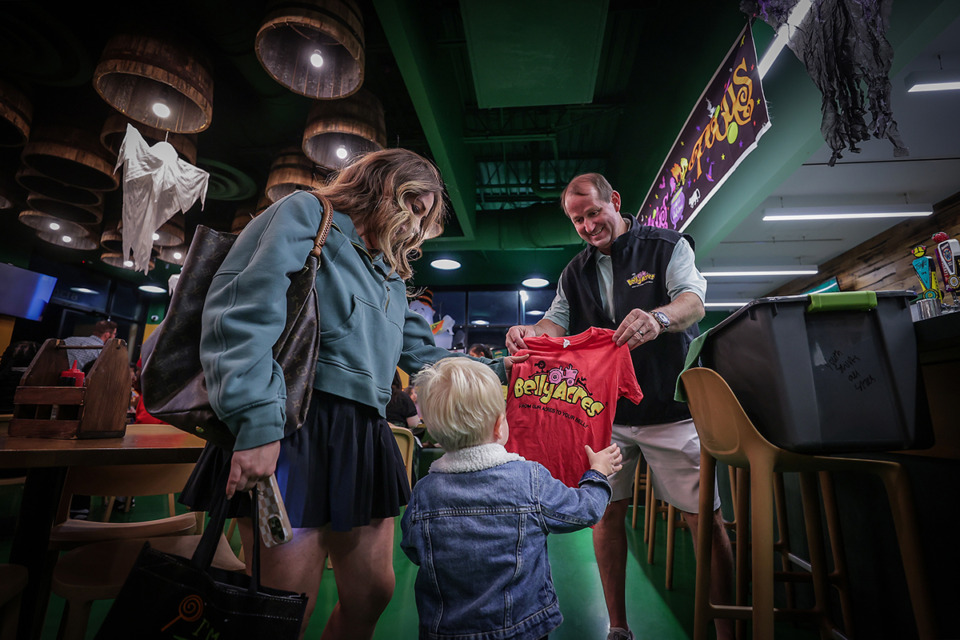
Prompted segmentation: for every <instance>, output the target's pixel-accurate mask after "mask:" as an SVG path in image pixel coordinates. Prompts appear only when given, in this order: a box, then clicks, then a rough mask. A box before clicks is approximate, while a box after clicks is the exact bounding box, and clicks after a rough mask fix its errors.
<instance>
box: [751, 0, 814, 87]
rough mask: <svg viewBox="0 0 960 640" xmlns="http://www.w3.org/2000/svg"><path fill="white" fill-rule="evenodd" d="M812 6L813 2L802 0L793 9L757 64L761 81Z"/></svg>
mask: <svg viewBox="0 0 960 640" xmlns="http://www.w3.org/2000/svg"><path fill="white" fill-rule="evenodd" d="M811 4H813V3H812V0H800V2H798V3H797V4H796V5H795V6H794V7H793V10H792V11H790V17H789V18H787V21H786V22H784V23H783V24H782V25H781V26H780V28H779V29H777V35H776V36H775V37H774V39H773V42H771V43H770V46H768V47H767V50H766V51H764V53H763V57H761V58H760V61H759V62H758V63H757V73H758V74H759V76H760V79H761V80H763V76H765V75H767V71H769V70H770V67H772V66H773V61H774V60H776V59H777V56H779V55H780V52H781V51H783V48H784V47H785V46H787V43H788V42H790V39H791V38H792V37H793V33H794V31H795V30H796V29H797V27H799V26H800V23H801V22H803V19H804V18H806V17H807V12H808V11H810V6H811Z"/></svg>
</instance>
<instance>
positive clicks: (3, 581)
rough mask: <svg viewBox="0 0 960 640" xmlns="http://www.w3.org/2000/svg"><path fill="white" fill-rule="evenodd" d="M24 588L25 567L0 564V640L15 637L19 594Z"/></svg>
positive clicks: (25, 582)
mask: <svg viewBox="0 0 960 640" xmlns="http://www.w3.org/2000/svg"><path fill="white" fill-rule="evenodd" d="M26 586H27V568H26V567H22V566H20V565H18V564H0V640H13V639H14V638H15V637H16V636H17V619H18V618H19V616H20V594H21V593H22V592H23V589H24V587H26Z"/></svg>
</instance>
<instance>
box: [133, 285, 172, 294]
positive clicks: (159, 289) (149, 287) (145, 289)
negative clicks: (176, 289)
mask: <svg viewBox="0 0 960 640" xmlns="http://www.w3.org/2000/svg"><path fill="white" fill-rule="evenodd" d="M139 289H140V291H143V292H145V293H166V292H167V290H166V289H164V288H163V287H158V286H157V285H155V284H142V285H140V287H139Z"/></svg>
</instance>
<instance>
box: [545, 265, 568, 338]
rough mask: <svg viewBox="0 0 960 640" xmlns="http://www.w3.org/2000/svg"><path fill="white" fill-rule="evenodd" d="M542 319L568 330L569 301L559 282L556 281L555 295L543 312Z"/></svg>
mask: <svg viewBox="0 0 960 640" xmlns="http://www.w3.org/2000/svg"><path fill="white" fill-rule="evenodd" d="M561 280H562V277H561ZM543 319H544V320H549V321H550V322H552V323H554V324H556V325H559V326H561V327H563V330H564V331H569V330H570V302H569V301H568V300H567V296H566V295H565V294H564V293H563V285H562V284H561V283H560V282H557V295H556V296H554V298H553V302H551V303H550V308H549V309H547V312H546V313H544V314H543Z"/></svg>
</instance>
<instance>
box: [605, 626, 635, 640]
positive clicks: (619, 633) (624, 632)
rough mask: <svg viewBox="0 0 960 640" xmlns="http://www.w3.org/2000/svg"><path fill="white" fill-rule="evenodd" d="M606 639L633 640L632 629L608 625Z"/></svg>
mask: <svg viewBox="0 0 960 640" xmlns="http://www.w3.org/2000/svg"><path fill="white" fill-rule="evenodd" d="M607 640H633V631H630V630H629V629H621V628H620V627H610V633H608V634H607Z"/></svg>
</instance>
